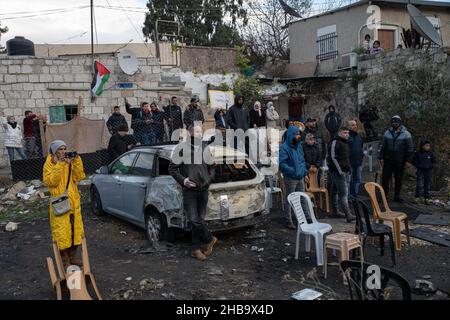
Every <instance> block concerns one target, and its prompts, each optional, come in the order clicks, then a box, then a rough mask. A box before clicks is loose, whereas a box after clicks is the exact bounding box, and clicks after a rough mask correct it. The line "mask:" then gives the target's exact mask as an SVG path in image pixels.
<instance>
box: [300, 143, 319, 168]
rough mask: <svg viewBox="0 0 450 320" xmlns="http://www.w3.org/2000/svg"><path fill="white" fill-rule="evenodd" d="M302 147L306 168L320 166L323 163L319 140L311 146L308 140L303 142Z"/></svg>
mask: <svg viewBox="0 0 450 320" xmlns="http://www.w3.org/2000/svg"><path fill="white" fill-rule="evenodd" d="M302 147H303V154H304V156H305V162H306V169H308V170H309V168H310V167H311V166H312V165H314V166H316V167H317V168H320V166H321V164H322V155H321V154H320V147H319V145H318V144H317V142H316V143H315V144H313V145H312V146H310V145H309V144H307V143H306V142H303V143H302Z"/></svg>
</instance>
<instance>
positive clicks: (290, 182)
mask: <svg viewBox="0 0 450 320" xmlns="http://www.w3.org/2000/svg"><path fill="white" fill-rule="evenodd" d="M284 185H285V187H286V218H287V222H288V223H289V224H294V221H296V219H292V213H291V205H290V204H289V202H288V201H287V196H288V195H290V194H291V193H293V192H297V191H300V192H305V183H304V181H303V179H291V178H284ZM306 216H308V214H306Z"/></svg>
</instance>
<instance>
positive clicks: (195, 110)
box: [183, 105, 205, 128]
mask: <svg viewBox="0 0 450 320" xmlns="http://www.w3.org/2000/svg"><path fill="white" fill-rule="evenodd" d="M183 121H184V124H185V125H186V128H189V126H191V125H192V124H194V121H201V122H202V123H203V122H205V118H204V117H203V112H202V110H201V109H200V108H199V107H193V106H192V105H189V108H187V109H186V111H184V115H183Z"/></svg>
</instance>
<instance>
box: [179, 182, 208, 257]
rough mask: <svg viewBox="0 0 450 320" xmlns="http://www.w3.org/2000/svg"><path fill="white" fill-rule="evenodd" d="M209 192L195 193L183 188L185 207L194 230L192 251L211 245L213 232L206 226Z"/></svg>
mask: <svg viewBox="0 0 450 320" xmlns="http://www.w3.org/2000/svg"><path fill="white" fill-rule="evenodd" d="M207 205H208V190H205V191H195V190H188V189H184V188H183V206H184V210H185V211H186V214H187V218H188V220H189V222H190V223H191V228H192V251H195V250H199V249H200V248H201V247H202V245H205V244H208V243H211V241H212V240H213V237H212V234H211V232H210V231H209V230H208V228H207V227H206V224H205V215H206V207H207Z"/></svg>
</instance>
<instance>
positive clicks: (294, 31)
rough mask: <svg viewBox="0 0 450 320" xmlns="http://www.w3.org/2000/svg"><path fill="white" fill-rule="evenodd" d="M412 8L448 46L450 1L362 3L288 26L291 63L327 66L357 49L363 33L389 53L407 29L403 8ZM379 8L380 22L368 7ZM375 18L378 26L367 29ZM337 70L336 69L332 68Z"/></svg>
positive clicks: (449, 42)
mask: <svg viewBox="0 0 450 320" xmlns="http://www.w3.org/2000/svg"><path fill="white" fill-rule="evenodd" d="M408 3H411V4H413V5H415V6H416V7H417V8H418V9H419V10H421V11H422V12H423V14H424V15H425V16H426V17H427V18H428V19H429V20H430V21H431V22H432V24H433V25H434V26H435V28H436V29H437V30H438V32H439V33H440V34H441V37H442V40H443V44H444V47H445V46H450V26H449V24H448V22H449V21H450V2H437V1H423V0H411V1H408V0H374V1H369V0H361V1H358V2H355V3H353V4H350V5H348V6H344V7H341V8H338V9H335V10H332V11H329V12H325V13H323V14H319V15H316V16H312V17H308V18H305V19H301V20H298V21H294V22H292V23H291V24H290V25H289V42H290V63H291V64H293V65H295V64H302V65H304V68H308V66H309V68H310V67H311V65H313V66H314V65H315V64H316V63H319V64H321V63H325V64H326V63H328V62H329V60H337V58H338V57H340V56H342V55H345V54H348V53H350V52H352V51H353V50H354V49H355V48H357V47H358V46H360V44H361V43H362V42H363V40H364V36H365V35H366V34H369V35H371V38H372V39H373V40H380V42H381V47H383V48H384V49H385V50H387V51H389V50H392V49H395V48H397V46H398V45H399V44H401V45H403V47H405V45H404V42H403V40H402V31H403V30H402V29H403V28H405V29H410V28H411V26H410V17H409V14H408V11H407V8H406V5H407V4H408ZM371 5H376V6H378V7H379V8H380V11H379V20H378V18H376V16H375V13H373V12H372V10H369V12H367V11H368V7H369V6H371ZM373 18H375V19H376V22H379V25H378V26H376V28H375V29H374V30H371V29H369V28H368V26H367V24H370V23H371V21H372V19H373ZM335 67H337V66H335Z"/></svg>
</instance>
